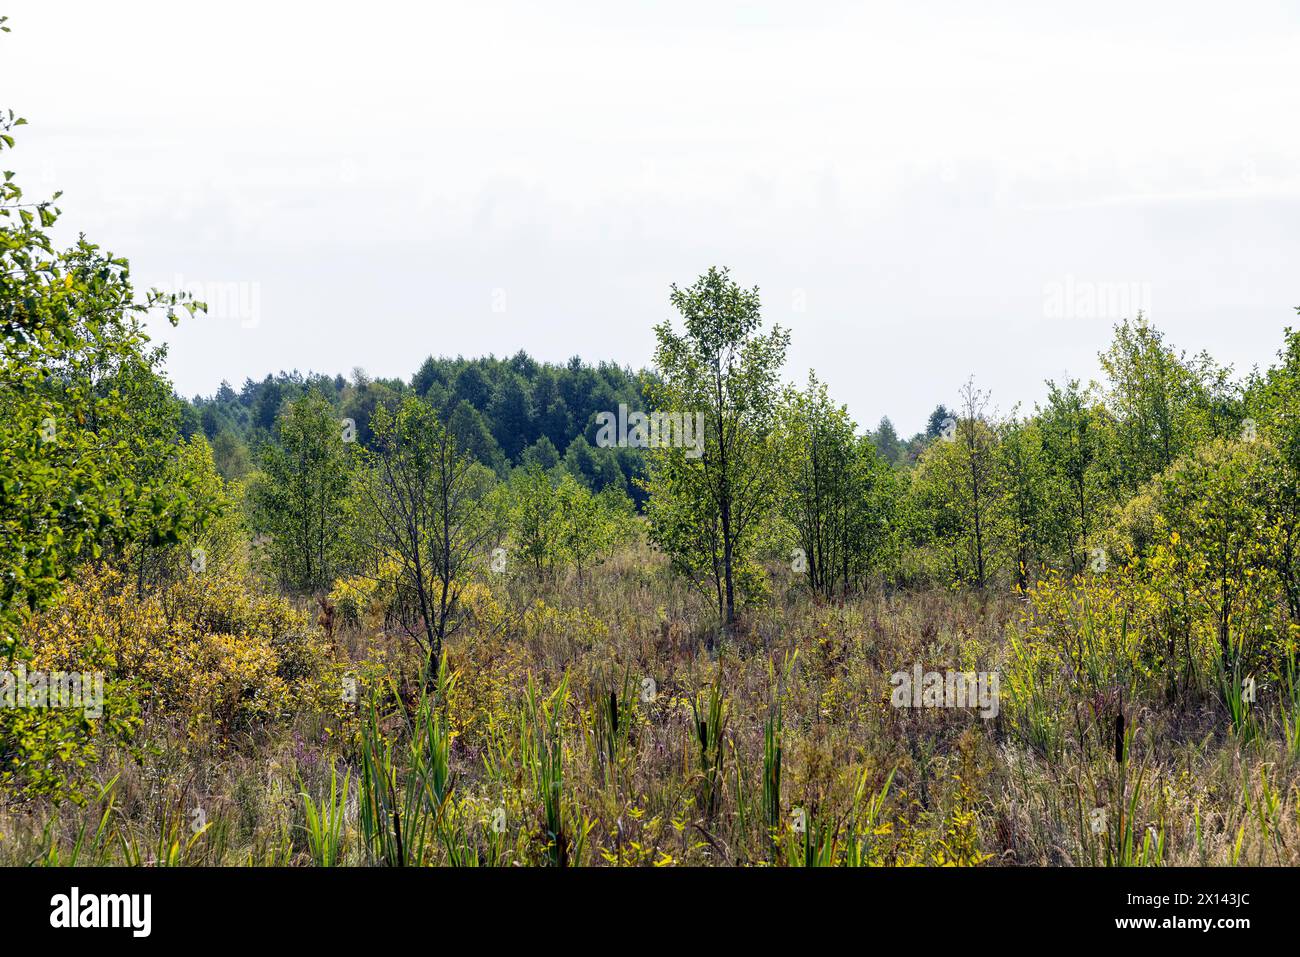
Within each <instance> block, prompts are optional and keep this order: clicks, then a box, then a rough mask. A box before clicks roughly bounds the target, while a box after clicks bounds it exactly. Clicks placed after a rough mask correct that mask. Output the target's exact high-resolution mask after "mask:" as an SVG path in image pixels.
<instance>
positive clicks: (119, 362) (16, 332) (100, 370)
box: [0, 18, 203, 657]
mask: <svg viewBox="0 0 1300 957" xmlns="http://www.w3.org/2000/svg"><path fill="white" fill-rule="evenodd" d="M3 21H4V18H0V25H2V24H3ZM3 29H5V30H6V31H7V28H3ZM25 122H26V121H25V120H23V119H22V118H20V117H15V116H14V114H13V112H12V111H8V112H7V113H5V114H0V151H3V150H4V149H7V148H12V147H13V145H14V137H13V130H14V129H16V128H17V127H19V126H21V125H23V124H24V123H25ZM58 196H59V194H57V193H56V194H55V195H54V196H53V197H52V198H51V199H49V200H41V201H37V202H30V201H27V200H26V199H25V197H24V194H23V191H22V189H20V188H19V186H18V184H17V183H16V182H15V180H14V177H13V174H12V173H9V172H6V173H4V174H3V181H2V182H0V463H3V464H2V465H0V642H2V644H0V651H3V652H4V653H6V654H7V655H9V656H10V657H12V656H14V655H15V654H17V653H18V652H19V650H20V649H19V648H18V647H17V643H16V639H15V638H14V637H13V635H14V634H15V633H16V632H17V625H18V624H19V623H20V622H21V621H22V619H23V618H24V617H25V616H26V615H27V614H28V613H30V612H31V611H33V610H36V609H39V608H41V607H43V606H45V605H47V604H49V603H50V602H51V601H52V600H53V599H54V598H55V597H56V596H57V594H58V593H59V590H60V587H61V585H62V582H63V581H64V580H65V579H66V578H67V576H68V574H69V573H70V571H71V569H72V567H73V566H74V565H75V564H76V563H77V562H79V561H82V560H85V559H87V558H98V557H100V556H101V555H102V554H103V553H104V550H105V549H111V548H120V547H122V546H124V545H125V544H126V543H128V542H130V541H132V540H135V539H136V538H137V537H138V536H140V535H141V534H144V533H145V531H146V530H147V532H148V535H149V536H150V539H151V541H153V542H154V543H156V544H158V545H164V544H174V543H176V542H178V541H179V540H180V536H181V534H182V533H184V532H185V531H186V530H187V529H188V528H193V527H194V526H195V524H196V522H197V520H198V519H197V516H196V503H195V501H194V498H193V493H194V488H193V483H192V480H191V478H190V477H188V476H185V475H182V476H181V477H180V479H179V480H178V481H175V482H174V484H169V482H168V480H169V479H174V478H175V476H174V475H168V473H167V469H166V468H164V467H163V466H165V465H166V463H167V462H168V461H169V460H173V459H174V457H175V456H177V455H178V454H179V452H178V443H177V436H176V435H175V434H172V435H169V436H165V437H160V436H159V434H158V432H157V430H156V429H154V428H153V427H152V426H151V427H148V428H140V426H141V424H142V422H143V421H144V419H143V418H142V415H143V414H146V413H147V414H148V415H149V416H152V414H153V412H155V411H159V410H157V409H149V410H140V409H136V408H134V407H133V406H132V403H131V399H132V396H131V395H129V394H124V393H123V392H122V391H121V390H120V389H117V388H114V387H112V386H107V387H101V386H105V384H106V383H107V382H108V381H109V380H110V379H112V378H113V377H114V376H116V375H117V374H118V373H119V372H120V373H121V374H122V375H123V376H129V377H130V382H131V383H132V384H133V385H138V386H140V387H141V388H142V389H144V388H146V386H147V385H148V382H149V380H154V381H157V380H158V371H157V369H158V364H159V363H160V361H161V357H162V353H161V352H160V351H158V350H152V351H151V350H148V349H147V348H146V344H147V341H148V340H147V337H146V336H145V335H144V334H143V332H142V330H141V326H140V322H139V320H140V317H141V316H143V315H145V314H146V313H148V312H150V311H152V310H159V309H161V310H163V311H165V314H166V316H167V319H168V321H170V322H172V323H173V324H174V323H175V322H176V321H177V318H178V316H179V314H180V313H182V312H187V313H190V314H193V313H194V312H195V311H198V310H200V309H202V308H203V305H202V304H201V303H197V302H194V301H193V300H192V299H191V298H189V297H187V296H184V295H163V294H161V293H159V292H157V291H154V290H150V291H149V292H148V293H147V294H146V295H145V296H144V297H143V299H140V298H137V296H136V294H135V290H134V287H133V286H132V284H131V281H130V277H129V267H128V264H127V261H126V260H125V259H121V258H118V257H115V256H113V255H112V254H111V253H106V252H104V251H102V250H101V249H100V248H99V247H98V246H95V245H94V244H92V243H90V242H88V241H87V240H86V239H85V238H82V239H81V240H79V241H78V243H77V244H76V245H75V246H73V247H72V248H71V249H68V250H57V249H56V248H55V246H54V243H53V241H52V240H51V238H50V236H49V234H48V232H47V230H48V229H49V228H50V227H52V226H53V225H54V223H55V221H56V220H57V219H58V217H59V215H60V211H59V209H58V208H57V207H56V206H55V205H54V203H55V201H57V199H58ZM120 381H122V382H126V381H127V379H125V378H122V379H121V380H120ZM154 394H156V392H155V393H154ZM153 421H154V423H155V424H156V421H157V420H156V419H155V420H153ZM164 476H166V478H164Z"/></svg>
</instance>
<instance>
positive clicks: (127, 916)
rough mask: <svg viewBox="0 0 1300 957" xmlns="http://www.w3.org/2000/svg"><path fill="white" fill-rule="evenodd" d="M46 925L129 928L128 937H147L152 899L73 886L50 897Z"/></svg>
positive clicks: (143, 895)
mask: <svg viewBox="0 0 1300 957" xmlns="http://www.w3.org/2000/svg"><path fill="white" fill-rule="evenodd" d="M50 907H51V911H50V926H51V927H59V928H65V927H68V928H75V927H129V928H130V929H131V936H133V937H148V936H149V931H150V929H151V927H152V923H153V922H152V915H151V911H152V909H153V898H152V896H151V895H149V894H86V895H84V896H83V895H82V893H81V889H80V888H77V887H74V888H72V892H71V893H70V894H55V895H54V896H53V897H51V898H50Z"/></svg>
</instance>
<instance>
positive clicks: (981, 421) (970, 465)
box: [957, 379, 996, 590]
mask: <svg viewBox="0 0 1300 957" xmlns="http://www.w3.org/2000/svg"><path fill="white" fill-rule="evenodd" d="M961 400H962V417H961V419H960V420H959V421H958V424H957V440H958V443H959V444H960V446H961V449H962V451H963V452H964V453H965V454H964V459H965V461H964V462H963V466H964V467H963V472H964V479H965V482H966V493H967V494H966V500H967V502H968V503H969V516H970V519H969V520H970V530H971V548H972V551H973V554H974V559H975V585H976V587H977V588H980V589H981V590H982V589H983V588H984V585H985V583H986V581H987V567H986V564H987V555H986V550H987V544H988V543H987V540H986V539H987V537H988V527H987V526H988V522H989V518H988V512H989V498H990V495H991V490H990V486H991V485H992V482H993V478H992V476H993V454H994V453H993V450H994V448H995V446H996V435H995V433H994V432H993V430H992V429H991V428H990V427H989V424H988V422H987V421H986V420H985V418H984V414H985V411H986V409H987V407H988V401H989V400H988V393H986V392H982V391H980V390H979V389H977V388H975V380H974V379H968V380H966V384H965V385H964V386H962V388H961Z"/></svg>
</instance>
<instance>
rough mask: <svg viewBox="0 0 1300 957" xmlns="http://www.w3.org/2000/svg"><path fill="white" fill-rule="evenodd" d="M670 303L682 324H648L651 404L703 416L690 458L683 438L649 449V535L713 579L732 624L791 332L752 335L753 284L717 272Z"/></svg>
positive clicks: (763, 497) (684, 565) (765, 481)
mask: <svg viewBox="0 0 1300 957" xmlns="http://www.w3.org/2000/svg"><path fill="white" fill-rule="evenodd" d="M670 300H671V302H672V304H673V306H674V307H675V308H676V309H677V311H678V312H679V313H680V314H681V316H682V319H683V320H684V323H685V330H684V332H683V333H681V334H679V333H677V332H676V331H675V330H674V329H673V326H672V324H671V322H663V323H661V324H660V325H658V326H656V327H655V338H656V341H657V345H656V349H655V371H656V373H657V376H658V378H657V380H655V381H653V382H651V383H648V386H647V392H648V394H649V397H650V401H651V405H652V407H653V408H654V409H655V410H659V411H663V412H668V413H674V414H684V415H692V416H693V415H695V414H696V413H701V414H702V415H703V422H704V435H703V436H702V442H703V446H702V451H701V454H700V455H699V456H698V457H696V456H694V455H693V450H692V449H688V448H685V447H683V444H667V445H664V444H661V445H660V446H658V447H657V448H653V449H651V450H650V463H651V467H650V474H649V478H648V479H647V480H646V483H645V484H646V488H647V490H648V491H649V493H650V500H649V506H648V516H649V519H650V534H651V537H652V538H653V540H654V541H655V542H657V543H658V544H659V545H660V547H662V548H664V549H665V551H667V552H668V554H669V555H670V557H671V558H672V560H673V562H674V565H675V567H677V568H678V569H679V570H681V571H685V572H687V573H688V574H690V575H691V577H692V578H693V579H695V580H707V581H709V582H710V583H711V584H712V586H713V590H714V593H715V596H716V599H717V606H718V616H719V618H720V619H721V621H722V623H723V626H724V628H726V629H727V630H728V631H730V630H731V629H732V628H733V626H734V625H735V621H736V579H737V569H738V567H739V565H740V564H741V563H743V562H745V561H746V560H747V559H748V558H749V557H750V549H751V546H752V543H753V536H754V532H755V528H756V526H757V524H758V523H759V522H760V521H761V520H762V517H763V516H764V514H765V513H766V512H767V510H768V508H769V506H770V502H771V485H772V483H771V468H772V463H773V457H774V443H773V442H771V441H769V440H770V438H771V433H772V427H773V421H774V413H775V407H776V399H777V389H778V378H777V377H778V375H779V373H780V369H781V366H782V365H783V363H784V362H785V352H786V348H787V346H788V344H789V334H788V333H786V332H785V330H783V329H781V328H780V327H779V326H774V327H773V329H772V331H771V332H769V333H767V334H766V335H764V334H762V333H760V332H759V326H760V322H761V319H760V303H759V295H758V290H757V288H754V289H742V288H741V287H740V286H739V285H737V284H736V283H735V282H733V281H732V280H731V278H730V275H729V273H728V272H727V270H725V269H722V270H719V269H717V268H710V269H709V271H708V272H707V273H705V274H704V275H703V276H701V277H700V278H699V279H698V280H697V281H696V282H695V283H694V284H693V285H691V286H689V287H687V288H685V289H682V288H679V287H678V286H676V285H674V286H673V287H672V295H671V297H670ZM688 453H692V454H688Z"/></svg>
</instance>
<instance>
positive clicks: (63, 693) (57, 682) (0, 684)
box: [0, 665, 104, 718]
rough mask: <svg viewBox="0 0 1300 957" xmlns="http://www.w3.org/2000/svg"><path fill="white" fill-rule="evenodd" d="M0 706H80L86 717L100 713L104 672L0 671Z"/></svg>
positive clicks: (99, 715) (22, 667)
mask: <svg viewBox="0 0 1300 957" xmlns="http://www.w3.org/2000/svg"><path fill="white" fill-rule="evenodd" d="M0 708H69V709H72V708H80V709H81V710H82V711H83V712H84V713H85V715H86V717H87V718H99V717H102V716H103V714H104V674H103V672H101V671H90V672H75V671H74V672H68V673H64V672H62V671H54V672H44V671H28V670H27V668H26V667H25V666H24V665H19V666H18V668H17V669H16V670H15V671H4V670H0Z"/></svg>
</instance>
